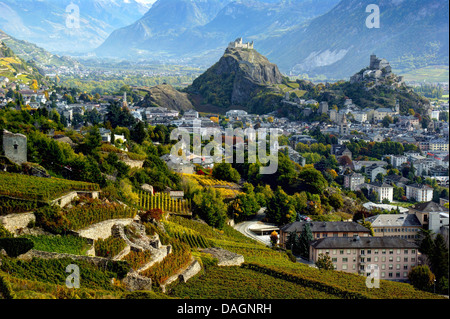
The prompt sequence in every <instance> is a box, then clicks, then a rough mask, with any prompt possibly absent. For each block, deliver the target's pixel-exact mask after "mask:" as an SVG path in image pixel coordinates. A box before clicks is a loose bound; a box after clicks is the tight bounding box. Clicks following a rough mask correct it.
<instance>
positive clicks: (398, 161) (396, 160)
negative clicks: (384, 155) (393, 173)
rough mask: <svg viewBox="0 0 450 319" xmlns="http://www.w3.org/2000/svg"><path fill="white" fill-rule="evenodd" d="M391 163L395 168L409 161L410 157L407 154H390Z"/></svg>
mask: <svg viewBox="0 0 450 319" xmlns="http://www.w3.org/2000/svg"><path fill="white" fill-rule="evenodd" d="M390 158H391V164H392V166H394V168H399V167H400V166H402V164H404V163H407V162H408V158H407V157H406V156H405V155H390Z"/></svg>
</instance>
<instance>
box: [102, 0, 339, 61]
mask: <svg viewBox="0 0 450 319" xmlns="http://www.w3.org/2000/svg"><path fill="white" fill-rule="evenodd" d="M338 1H339V0H323V1H320V3H317V2H316V1H313V0H290V1H276V0H272V1H270V0H259V1H256V0H248V1H231V0H207V1H205V0H203V1H202V0H158V1H157V2H156V3H155V4H154V5H153V6H152V8H151V9H150V10H149V12H147V13H146V14H145V16H144V17H142V18H141V19H139V20H138V21H136V22H135V23H133V24H131V25H130V26H127V27H124V28H121V29H119V30H116V31H114V32H113V33H112V34H111V35H110V36H109V37H108V38H107V39H106V40H105V42H104V43H103V44H102V45H101V46H100V47H99V48H98V49H97V50H96V51H95V52H96V54H97V55H98V56H102V57H121V58H130V57H133V58H135V57H141V58H159V59H161V58H178V59H179V60H182V59H184V60H186V59H187V60H190V61H195V62H198V61H200V62H201V63H203V64H204V66H209V65H211V64H212V63H213V62H214V61H216V60H217V59H218V58H220V56H221V55H222V53H223V49H224V47H226V46H227V45H228V43H229V42H230V41H232V40H234V39H236V38H237V37H245V38H246V39H250V40H255V41H259V40H261V39H264V38H266V37H268V36H276V35H277V34H280V33H283V32H286V30H288V29H289V28H292V27H294V26H295V25H297V24H298V23H300V22H303V21H305V20H307V19H310V18H313V17H316V16H317V15H320V14H323V13H325V12H327V11H328V10H329V9H331V8H332V6H334V5H335V4H336V3H338Z"/></svg>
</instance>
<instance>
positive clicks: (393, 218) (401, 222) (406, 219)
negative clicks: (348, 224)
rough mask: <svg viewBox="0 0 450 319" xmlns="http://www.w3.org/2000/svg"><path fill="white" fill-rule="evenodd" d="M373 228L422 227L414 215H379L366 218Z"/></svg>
mask: <svg viewBox="0 0 450 319" xmlns="http://www.w3.org/2000/svg"><path fill="white" fill-rule="evenodd" d="M366 221H368V222H371V223H372V226H373V227H384V226H398V227H413V226H419V227H420V226H422V224H420V221H419V219H418V218H417V216H416V215H414V214H381V215H376V216H372V217H368V218H366Z"/></svg>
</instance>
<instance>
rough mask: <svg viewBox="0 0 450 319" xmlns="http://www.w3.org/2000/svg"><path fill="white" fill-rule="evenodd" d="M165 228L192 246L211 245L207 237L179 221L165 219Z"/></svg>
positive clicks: (203, 246) (173, 235)
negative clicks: (178, 222) (180, 223)
mask: <svg viewBox="0 0 450 319" xmlns="http://www.w3.org/2000/svg"><path fill="white" fill-rule="evenodd" d="M164 228H165V229H166V231H167V233H168V234H169V235H170V236H171V237H174V238H176V239H178V240H179V241H181V242H183V243H186V244H188V245H189V246H190V247H191V248H207V247H210V244H209V243H208V240H207V239H205V237H204V236H203V235H202V234H201V233H199V232H197V231H195V230H193V229H190V228H187V227H184V226H182V225H179V224H177V223H172V222H170V221H164Z"/></svg>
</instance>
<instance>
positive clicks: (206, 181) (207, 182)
mask: <svg viewBox="0 0 450 319" xmlns="http://www.w3.org/2000/svg"><path fill="white" fill-rule="evenodd" d="M183 175H184V176H187V177H188V178H192V179H194V180H196V181H197V182H199V183H200V185H202V186H210V187H230V188H238V187H239V186H238V185H237V184H235V183H232V182H228V181H222V180H218V179H215V178H213V177H211V176H205V175H196V174H183Z"/></svg>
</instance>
